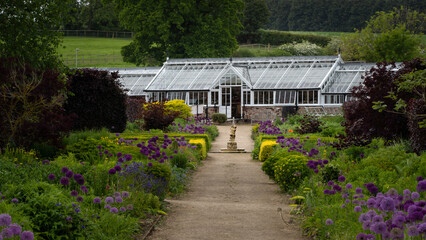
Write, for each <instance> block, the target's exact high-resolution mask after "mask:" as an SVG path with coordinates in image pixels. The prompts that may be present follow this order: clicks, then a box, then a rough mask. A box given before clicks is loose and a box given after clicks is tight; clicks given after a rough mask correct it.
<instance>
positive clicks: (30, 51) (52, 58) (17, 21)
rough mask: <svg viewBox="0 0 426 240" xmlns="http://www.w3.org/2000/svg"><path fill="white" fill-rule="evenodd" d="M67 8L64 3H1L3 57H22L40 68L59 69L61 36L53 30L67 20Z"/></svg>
mask: <svg viewBox="0 0 426 240" xmlns="http://www.w3.org/2000/svg"><path fill="white" fill-rule="evenodd" d="M65 6H66V1H64V0H51V1H44V0H31V1H29V0H20V1H16V0H3V1H0V12H1V14H0V29H1V31H0V57H19V58H20V59H21V60H22V61H24V62H26V63H28V64H30V65H31V66H34V67H40V68H48V67H54V66H57V65H58V64H59V60H58V55H57V54H56V49H57V48H58V46H59V44H60V42H61V38H60V36H61V34H60V33H58V32H56V31H52V30H55V29H58V26H59V24H60V22H61V18H65V17H67V16H66V15H65V14H64V13H65V11H66V10H65V9H66V8H65Z"/></svg>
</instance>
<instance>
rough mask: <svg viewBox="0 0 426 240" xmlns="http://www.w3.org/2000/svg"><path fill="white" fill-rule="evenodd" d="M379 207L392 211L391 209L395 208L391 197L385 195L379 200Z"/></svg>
mask: <svg viewBox="0 0 426 240" xmlns="http://www.w3.org/2000/svg"><path fill="white" fill-rule="evenodd" d="M380 208H381V209H382V210H383V211H393V210H395V202H394V201H393V199H392V198H388V197H385V198H384V199H383V200H382V201H381V202H380Z"/></svg>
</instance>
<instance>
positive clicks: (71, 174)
mask: <svg viewBox="0 0 426 240" xmlns="http://www.w3.org/2000/svg"><path fill="white" fill-rule="evenodd" d="M73 175H74V173H73V172H72V171H68V172H67V173H65V176H66V177H67V178H71V177H72V176H73Z"/></svg>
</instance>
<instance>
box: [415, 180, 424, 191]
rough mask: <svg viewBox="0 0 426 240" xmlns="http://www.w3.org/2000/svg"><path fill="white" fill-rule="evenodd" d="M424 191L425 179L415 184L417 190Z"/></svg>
mask: <svg viewBox="0 0 426 240" xmlns="http://www.w3.org/2000/svg"><path fill="white" fill-rule="evenodd" d="M424 191H426V180H421V181H420V182H419V183H418V184H417V192H419V193H420V192H424Z"/></svg>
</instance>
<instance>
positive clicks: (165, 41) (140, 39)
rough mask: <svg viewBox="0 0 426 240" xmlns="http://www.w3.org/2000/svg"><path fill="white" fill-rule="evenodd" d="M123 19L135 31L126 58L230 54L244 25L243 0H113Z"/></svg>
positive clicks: (125, 50)
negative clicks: (241, 21)
mask: <svg viewBox="0 0 426 240" xmlns="http://www.w3.org/2000/svg"><path fill="white" fill-rule="evenodd" d="M113 1H114V3H115V4H116V7H117V9H118V11H119V19H120V23H121V24H122V25H123V26H124V27H125V28H126V29H129V30H130V31H133V32H135V35H134V40H133V41H132V43H131V44H130V45H128V46H126V47H124V48H123V50H122V54H123V56H124V59H125V61H129V62H134V63H136V64H137V65H140V64H144V63H146V62H147V61H149V59H155V60H156V61H164V60H165V58H166V56H167V54H168V55H169V56H170V57H172V58H188V57H192V58H197V57H229V56H231V55H232V53H233V51H234V50H236V49H237V41H236V38H235V36H236V35H237V34H238V33H239V31H240V29H241V27H242V25H241V23H240V20H239V15H240V14H241V12H242V10H243V6H244V3H243V2H242V1H240V0H140V1H131V0H113Z"/></svg>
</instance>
